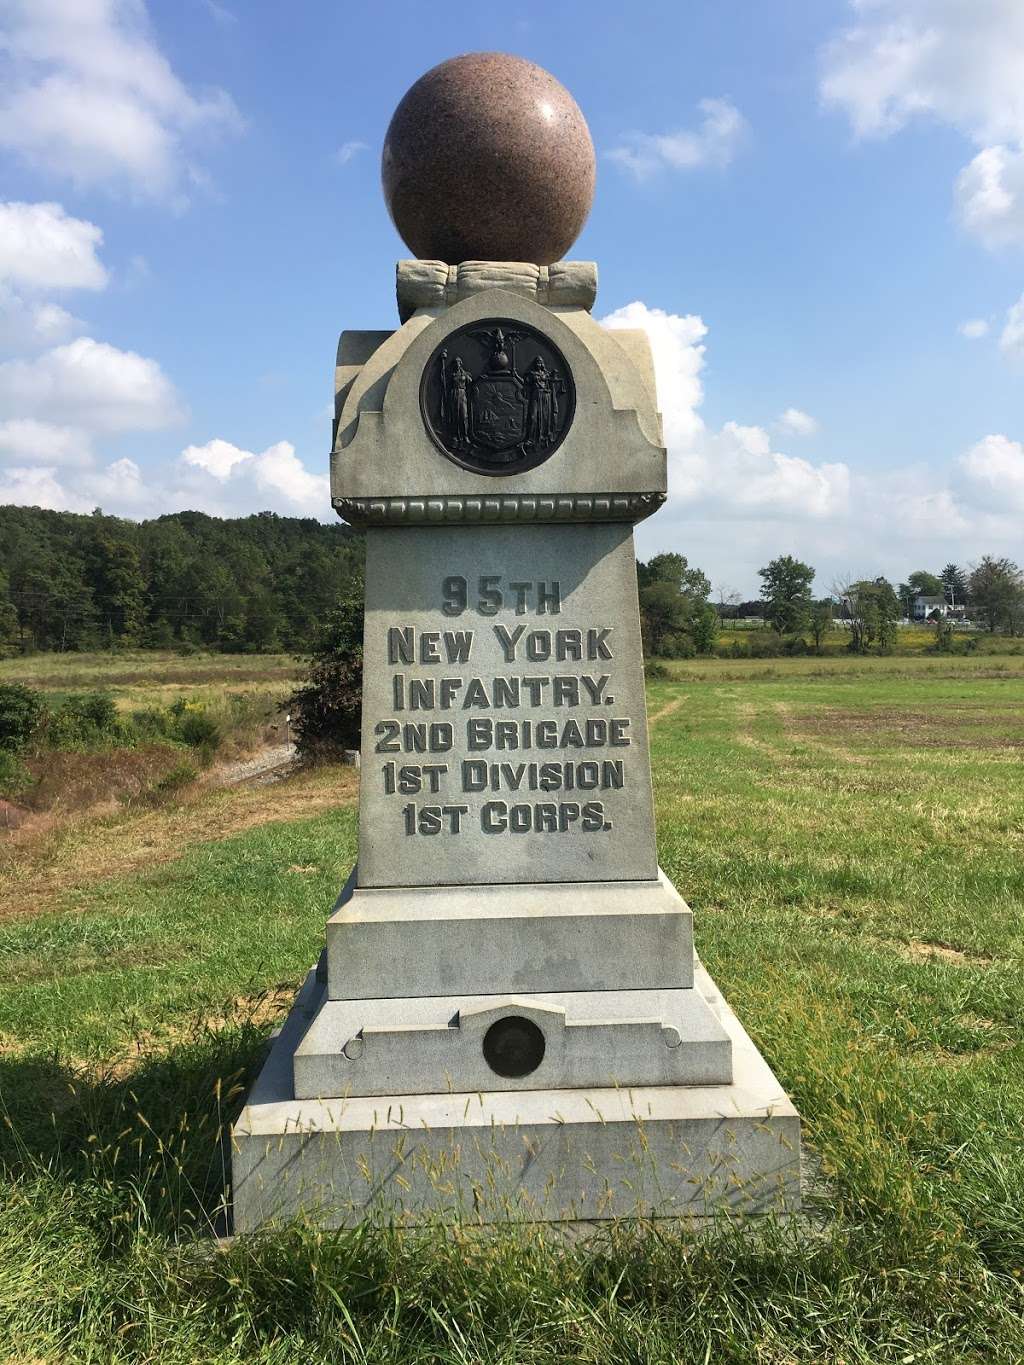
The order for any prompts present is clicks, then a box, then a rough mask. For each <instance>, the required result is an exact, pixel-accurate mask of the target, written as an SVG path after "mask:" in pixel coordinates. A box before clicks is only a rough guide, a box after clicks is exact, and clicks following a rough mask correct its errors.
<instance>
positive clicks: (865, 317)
mask: <svg viewBox="0 0 1024 1365" xmlns="http://www.w3.org/2000/svg"><path fill="white" fill-rule="evenodd" d="M495 49H500V50H504V51H509V52H514V53H517V54H519V55H521V56H523V57H526V58H529V59H530V60H532V61H535V62H538V63H540V64H541V65H542V66H545V67H547V68H548V69H549V70H550V71H552V72H553V73H554V74H555V75H556V76H557V77H558V79H559V80H561V81H562V82H563V83H564V84H565V85H566V86H567V87H568V88H569V89H570V91H571V92H572V93H573V95H574V96H575V98H576V99H577V101H578V103H579V104H580V106H581V108H582V109H583V112H584V114H585V116H586V118H587V120H588V122H589V125H590V129H591V133H592V135H593V139H594V144H595V148H596V151H597V165H598V180H597V194H596V197H595V202H594V207H593V210H592V212H591V215H590V219H589V221H588V223H587V225H586V227H585V228H584V231H583V233H582V234H581V236H580V238H579V240H578V241H577V243H576V245H575V246H574V247H573V249H572V250H571V252H570V253H569V255H570V258H572V259H577V260H596V261H597V262H598V266H599V272H600V287H599V291H598V299H597V304H596V306H595V309H594V312H595V316H597V317H598V318H599V319H601V320H602V321H606V322H607V323H608V325H610V326H640V327H644V328H645V329H646V330H647V331H648V333H649V335H650V338H651V342H652V346H653V350H654V357H655V368H656V373H657V378H658V386H659V402H660V406H661V408H662V410H663V413H664V417H665V431H666V443H667V445H668V449H669V489H670V491H669V499H668V502H667V504H666V506H665V508H664V509H663V510H662V511H661V512H660V513H658V515H657V516H656V517H654V518H653V519H651V520H649V521H647V522H645V523H642V524H641V525H640V526H639V528H638V532H637V539H638V551H639V553H640V554H641V556H643V557H647V556H649V555H651V554H653V553H656V552H659V551H663V550H672V551H678V552H681V553H683V554H685V555H687V556H688V558H689V559H690V562H691V563H693V564H696V565H699V566H700V567H701V568H703V569H704V570H705V572H706V573H707V574H708V575H709V576H710V578H711V580H712V582H713V584H714V586H715V591H716V594H717V593H718V592H724V593H733V592H736V593H739V594H741V595H742V596H744V597H747V596H755V595H756V594H757V590H758V587H759V580H758V576H757V571H758V569H759V568H760V567H762V566H763V565H764V564H765V563H767V561H768V560H769V559H770V558H772V557H773V556H775V555H777V554H794V555H796V556H798V557H799V558H801V559H804V560H806V561H807V562H809V563H810V564H812V565H814V567H815V568H816V570H817V580H816V587H817V588H818V589H819V590H820V591H821V592H822V593H824V592H826V591H828V589H829V588H830V587H831V586H832V585H833V584H836V583H838V582H840V581H841V580H844V579H846V580H849V579H850V578H854V577H864V576H871V577H874V576H875V575H877V574H880V573H884V574H886V575H887V576H888V577H890V578H891V579H892V580H893V581H898V580H900V579H903V578H906V576H907V574H908V573H909V572H911V571H912V570H914V569H917V568H930V569H932V570H937V569H940V568H941V567H942V566H943V565H944V564H946V563H948V562H949V561H955V562H958V563H961V564H970V563H971V562H973V561H976V560H977V559H979V558H980V557H981V555H982V554H985V553H991V554H997V555H1003V554H1005V555H1009V556H1010V557H1011V558H1013V559H1016V560H1018V561H1024V529H1022V528H1024V444H1022V443H1024V292H1022V291H1024V3H1021V0H687V2H686V3H683V0H663V2H662V3H654V2H653V0H633V2H632V3H631V4H629V5H623V4H622V3H621V0H615V3H611V2H610V0H563V2H562V3H559V0H545V2H544V3H540V2H539V0H517V2H516V3H514V4H511V5H509V4H504V5H485V6H476V7H464V8H460V9H457V10H452V9H446V10H441V11H439V10H438V9H437V7H436V6H433V5H427V4H423V3H412V0H384V3H378V4H376V5H370V6H367V5H362V4H353V3H345V2H344V0H293V3H291V4H282V3H280V0H149V2H148V4H147V3H145V0H0V503H19V504H34V505H38V506H44V507H53V508H68V509H71V510H75V511H90V510H92V508H94V507H96V506H101V507H102V508H103V509H104V511H107V512H112V513H116V514H118V515H122V516H126V517H132V518H136V519H141V518H144V517H151V516H156V515H160V514H161V513H164V512H172V511H177V510H181V509H184V508H198V509H200V510H203V511H207V512H210V513H213V514H217V515H225V516H230V515H241V514H245V513H248V512H253V511H260V510H263V509H271V510H274V511H277V512H280V513H282V514H287V515H300V516H315V517H319V518H320V519H321V520H324V521H330V520H332V519H333V513H332V511H331V508H330V495H329V489H328V479H327V469H328V458H329V447H330V414H331V409H332V387H331V386H332V379H333V367H334V355H335V347H336V343H337V336H338V333H339V332H340V331H341V330H343V329H345V328H386V327H391V326H397V325H398V322H397V315H396V309H395V302H394V265H395V261H396V260H398V259H400V258H403V257H406V256H408V255H409V252H408V250H407V249H406V248H405V247H404V246H403V244H402V242H401V240H400V239H399V237H398V236H397V234H396V232H395V230H394V228H393V227H392V225H391V222H390V220H389V218H388V215H387V212H386V209H385V207H384V203H383V200H382V197H381V193H380V178H379V176H380V149H381V145H382V142H383V138H384V134H385V131H386V129H387V125H388V121H389V119H390V116H391V113H392V111H393V109H394V107H395V105H396V104H397V102H398V100H399V99H400V98H401V96H402V95H403V94H404V92H405V91H406V89H407V88H408V87H409V85H411V84H412V82H413V81H414V80H415V79H416V78H417V77H418V76H419V75H421V74H422V73H423V72H424V71H425V70H427V69H428V68H429V67H431V66H433V65H435V64H436V63H437V62H439V61H442V60H444V59H445V58H446V57H450V56H453V55H455V54H456V53H458V52H464V51H477V50H495Z"/></svg>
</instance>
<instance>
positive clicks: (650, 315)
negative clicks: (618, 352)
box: [601, 299, 708, 448]
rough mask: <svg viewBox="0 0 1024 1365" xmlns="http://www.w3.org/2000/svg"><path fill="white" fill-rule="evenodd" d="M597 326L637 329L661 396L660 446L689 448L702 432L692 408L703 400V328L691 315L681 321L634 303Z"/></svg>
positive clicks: (700, 423)
mask: <svg viewBox="0 0 1024 1365" xmlns="http://www.w3.org/2000/svg"><path fill="white" fill-rule="evenodd" d="M601 323H602V326H604V327H610V328H612V329H613V330H614V329H616V328H627V329H630V330H634V329H639V330H641V331H644V332H646V333H647V335H648V337H649V338H650V342H651V353H652V355H653V357H654V378H655V383H656V384H657V386H658V394H659V396H660V397H661V404H662V417H663V421H664V427H665V443H666V445H668V446H670V447H684V448H685V447H688V446H690V445H692V443H693V441H694V440H695V439H696V437H697V436H698V435H699V434H700V433H701V432H702V431H703V430H704V422H703V420H702V419H701V417H700V416H699V414H698V412H697V409H698V408H699V407H700V405H701V403H702V402H703V401H704V387H703V385H702V383H701V378H700V374H701V370H702V369H703V368H704V350H705V348H704V345H703V339H704V337H705V336H706V335H707V330H708V329H707V327H706V326H705V325H704V322H703V319H701V318H699V317H696V316H695V315H694V314H692V313H691V314H688V315H686V316H685V317H683V316H681V315H680V314H678V313H666V312H665V311H664V310H663V309H661V308H648V306H647V304H645V303H641V302H640V301H639V299H638V300H636V301H635V302H633V303H627V304H626V305H625V307H624V308H617V309H616V310H615V312H614V313H609V314H608V316H607V317H604V318H602V319H601Z"/></svg>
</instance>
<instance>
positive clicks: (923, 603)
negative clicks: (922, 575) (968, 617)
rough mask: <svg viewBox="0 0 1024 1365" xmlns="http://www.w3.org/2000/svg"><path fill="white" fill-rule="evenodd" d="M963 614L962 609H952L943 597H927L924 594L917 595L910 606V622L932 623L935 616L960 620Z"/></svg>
mask: <svg viewBox="0 0 1024 1365" xmlns="http://www.w3.org/2000/svg"><path fill="white" fill-rule="evenodd" d="M963 614H964V608H963V607H952V606H950V604H949V603H948V602H947V601H946V599H945V598H944V597H929V596H927V595H926V594H925V593H918V595H917V596H916V597H915V598H914V599H913V600H912V602H911V604H910V619H911V620H912V621H934V620H935V618H936V616H943V617H955V618H956V619H960V618H961V617H962V616H963Z"/></svg>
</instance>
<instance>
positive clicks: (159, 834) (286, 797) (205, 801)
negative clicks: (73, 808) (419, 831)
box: [0, 767, 359, 918]
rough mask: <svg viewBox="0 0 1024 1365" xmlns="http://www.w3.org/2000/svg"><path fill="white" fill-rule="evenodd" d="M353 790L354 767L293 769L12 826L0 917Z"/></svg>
mask: <svg viewBox="0 0 1024 1365" xmlns="http://www.w3.org/2000/svg"><path fill="white" fill-rule="evenodd" d="M243 781H244V779H243ZM358 788H359V774H358V771H357V769H355V768H342V767H337V768H319V769H314V770H312V771H301V770H300V771H299V772H297V773H291V774H290V775H287V776H285V777H284V778H283V779H282V780H281V781H279V782H276V783H275V784H274V786H273V787H272V788H271V789H270V790H268V789H267V787H266V786H265V785H260V784H248V783H247V784H245V785H241V786H235V787H229V788H226V789H222V790H215V791H210V790H203V789H202V788H198V789H196V791H195V792H194V794H193V795H192V797H191V798H190V799H187V800H185V801H183V802H182V803H181V804H179V805H176V806H171V807H162V808H160V809H157V810H149V811H134V812H128V813H125V812H117V813H115V814H107V815H104V816H96V815H93V816H92V817H89V816H83V817H82V818H80V819H78V820H72V821H69V822H66V823H62V824H61V826H60V828H59V829H57V828H55V829H53V830H52V831H51V832H49V833H46V832H42V831H40V830H39V829H38V828H33V829H32V830H18V831H12V832H11V833H10V834H9V835H7V836H6V837H0V918H3V917H7V916H10V915H24V914H37V913H40V912H42V911H45V910H53V909H55V908H56V907H57V906H58V905H59V904H61V903H65V902H66V900H67V898H68V896H69V895H73V894H74V892H75V891H76V890H81V889H84V888H86V887H89V886H91V885H93V884H94V883H95V882H98V881H103V880H105V879H106V878H108V877H116V876H123V875H125V874H127V873H131V872H138V871H142V870H147V869H149V868H151V867H154V866H155V865H156V864H158V863H168V862H173V861H174V860H175V859H177V858H180V857H181V856H182V854H183V853H184V852H186V850H187V849H188V848H190V847H191V846H192V845H193V844H196V843H207V842H212V841H216V840H218V839H227V838H229V837H230V836H231V835H233V834H239V833H241V832H242V831H243V830H246V829H253V828H255V827H256V826H258V825H266V824H271V823H275V822H283V821H288V820H301V819H304V818H305V817H306V816H310V815H316V814H318V813H319V812H320V811H324V810H331V809H333V808H338V807H343V806H348V805H351V804H352V802H353V801H354V800H355V798H356V794H357V792H358Z"/></svg>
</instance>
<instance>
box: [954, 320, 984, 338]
mask: <svg viewBox="0 0 1024 1365" xmlns="http://www.w3.org/2000/svg"><path fill="white" fill-rule="evenodd" d="M957 331H958V332H959V333H960V335H961V336H962V337H966V338H967V340H968V341H978V340H980V339H981V337H984V336H988V323H987V322H986V321H985V319H984V318H968V319H967V321H966V322H961V324H960V326H959V327H958V328H957Z"/></svg>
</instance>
